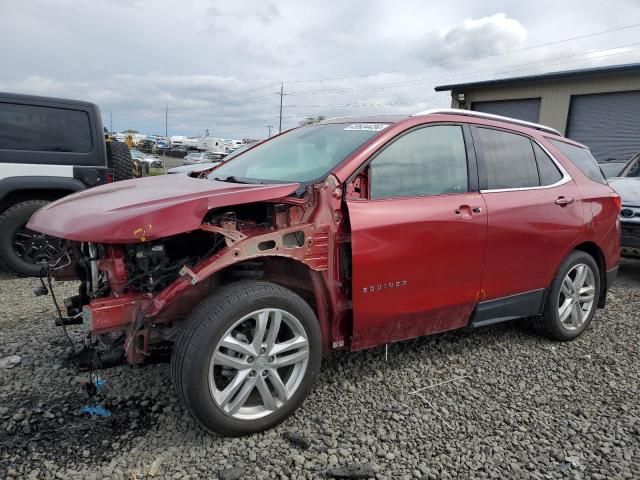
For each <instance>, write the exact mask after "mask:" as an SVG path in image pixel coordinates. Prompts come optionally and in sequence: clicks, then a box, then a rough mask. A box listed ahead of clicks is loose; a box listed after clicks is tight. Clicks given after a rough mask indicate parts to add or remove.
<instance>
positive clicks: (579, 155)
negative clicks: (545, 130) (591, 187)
mask: <svg viewBox="0 0 640 480" xmlns="http://www.w3.org/2000/svg"><path fill="white" fill-rule="evenodd" d="M549 141H550V142H551V143H553V144H554V145H555V147H556V148H557V149H558V150H560V151H561V152H562V153H563V154H564V156H565V157H567V158H568V159H569V160H571V162H572V163H573V164H574V165H575V166H576V167H578V168H579V169H580V171H581V172H582V173H584V174H585V175H586V176H587V177H589V178H590V179H591V180H593V181H594V182H598V183H604V184H605V185H606V184H607V180H606V179H605V178H604V175H603V174H602V170H600V167H599V166H598V162H597V161H596V159H595V158H593V155H591V151H590V150H589V149H588V148H582V147H578V146H576V145H571V144H569V143H565V142H560V141H558V140H551V139H549Z"/></svg>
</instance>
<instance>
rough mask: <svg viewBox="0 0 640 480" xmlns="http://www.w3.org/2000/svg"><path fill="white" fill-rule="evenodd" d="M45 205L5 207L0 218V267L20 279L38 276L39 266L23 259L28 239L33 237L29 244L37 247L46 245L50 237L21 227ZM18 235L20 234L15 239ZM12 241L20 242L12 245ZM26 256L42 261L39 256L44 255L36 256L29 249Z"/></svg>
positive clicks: (36, 202) (31, 202)
mask: <svg viewBox="0 0 640 480" xmlns="http://www.w3.org/2000/svg"><path fill="white" fill-rule="evenodd" d="M48 203H49V202H48V201H47V200H28V201H26V202H20V203H17V204H15V205H13V206H11V207H9V208H8V209H6V210H5V211H4V212H2V215H0V264H1V265H2V266H3V267H5V268H6V269H7V270H9V271H11V272H13V273H15V274H17V275H21V276H31V277H35V276H38V275H39V274H40V271H41V269H42V266H43V265H42V264H38V263H35V261H34V262H31V261H27V260H26V259H25V258H27V256H26V255H25V254H26V253H27V251H28V249H29V248H31V247H30V246H29V245H30V244H31V241H30V240H29V238H28V236H29V235H33V236H34V238H33V241H34V242H35V243H36V244H37V245H36V246H37V247H40V246H42V247H44V246H46V244H47V242H49V241H51V240H52V238H53V237H48V236H47V235H43V234H39V233H37V232H33V231H32V230H27V229H26V228H25V225H26V224H27V222H28V221H29V219H30V218H31V216H32V215H33V214H34V213H36V211H37V210H39V209H40V208H42V207H44V206H45V205H47V204H48ZM19 232H24V234H23V235H18V236H16V234H17V233H19ZM21 237H22V238H21ZM16 241H19V242H20V243H18V245H16ZM54 241H55V240H54ZM21 242H24V244H23V243H21ZM28 253H29V257H33V258H34V260H36V261H37V259H38V258H42V259H44V256H43V255H45V254H46V253H47V252H46V251H43V252H40V253H38V252H37V251H33V250H31V251H28Z"/></svg>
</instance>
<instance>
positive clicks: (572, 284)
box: [536, 251, 600, 341]
mask: <svg viewBox="0 0 640 480" xmlns="http://www.w3.org/2000/svg"><path fill="white" fill-rule="evenodd" d="M599 296H600V272H599V270H598V265H597V264H596V262H595V260H594V259H593V257H592V256H591V255H589V254H588V253H585V252H581V251H574V252H572V253H571V255H569V256H568V257H567V258H566V259H565V261H564V262H562V265H561V266H560V268H559V270H558V273H557V274H556V277H555V279H554V280H553V283H552V284H551V288H550V289H549V293H548V295H547V301H546V304H545V308H544V314H543V316H542V318H538V319H536V326H537V328H538V330H539V331H540V332H541V333H543V334H544V335H546V336H548V337H550V338H553V339H555V340H562V341H566V340H573V339H574V338H576V337H578V336H579V335H580V334H581V333H582V332H584V331H585V330H586V328H587V327H588V326H589V324H590V323H591V320H592V319H593V316H594V315H595V313H596V308H597V305H598V299H599Z"/></svg>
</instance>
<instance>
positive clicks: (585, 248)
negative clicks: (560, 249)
mask: <svg viewBox="0 0 640 480" xmlns="http://www.w3.org/2000/svg"><path fill="white" fill-rule="evenodd" d="M574 250H580V251H582V252H585V253H588V254H589V255H591V256H592V257H593V259H594V260H595V261H596V265H598V272H599V273H600V298H599V300H598V308H603V307H604V305H605V302H606V295H607V287H608V286H607V273H606V267H605V263H604V254H603V253H602V250H600V247H598V245H596V244H595V243H593V242H584V243H581V244H580V245H577V246H576V247H575V249H574Z"/></svg>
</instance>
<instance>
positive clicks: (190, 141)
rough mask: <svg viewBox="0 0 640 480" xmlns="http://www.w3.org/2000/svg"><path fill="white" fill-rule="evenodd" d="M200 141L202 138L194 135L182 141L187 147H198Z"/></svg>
mask: <svg viewBox="0 0 640 480" xmlns="http://www.w3.org/2000/svg"><path fill="white" fill-rule="evenodd" d="M199 141H200V139H199V138H198V137H193V138H189V137H187V138H185V139H184V141H183V142H182V145H184V146H185V147H187V148H198V142H199Z"/></svg>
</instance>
